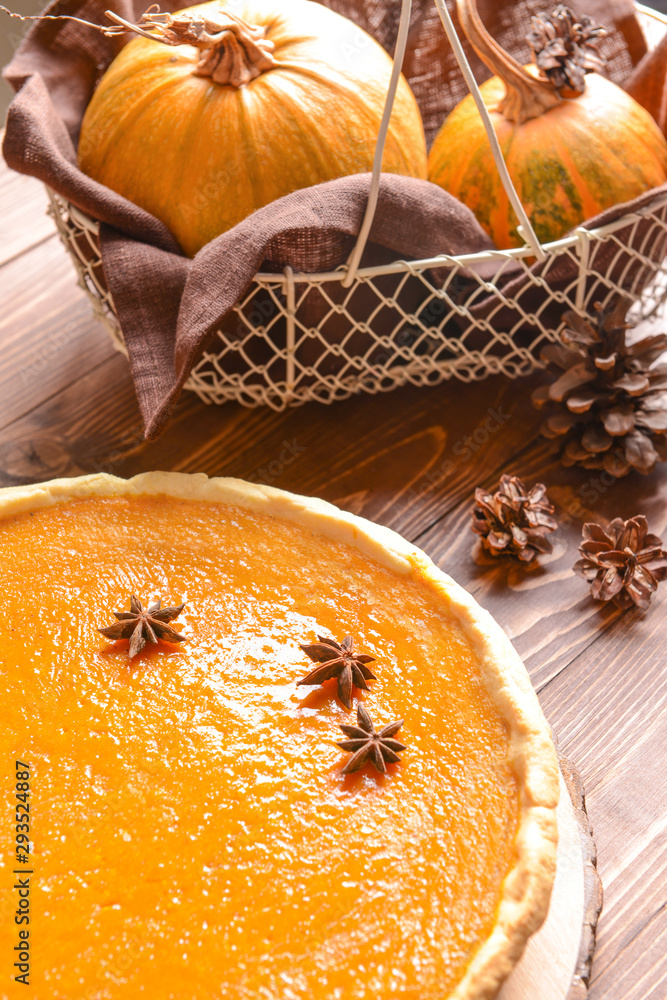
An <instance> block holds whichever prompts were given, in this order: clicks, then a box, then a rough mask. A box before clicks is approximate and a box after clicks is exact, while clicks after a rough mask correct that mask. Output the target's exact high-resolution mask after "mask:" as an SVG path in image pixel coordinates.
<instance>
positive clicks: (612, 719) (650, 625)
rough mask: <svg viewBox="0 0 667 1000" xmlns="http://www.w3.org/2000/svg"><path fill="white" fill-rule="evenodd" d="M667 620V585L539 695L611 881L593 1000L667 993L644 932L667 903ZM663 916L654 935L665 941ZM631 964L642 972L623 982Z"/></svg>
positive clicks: (661, 963)
mask: <svg viewBox="0 0 667 1000" xmlns="http://www.w3.org/2000/svg"><path fill="white" fill-rule="evenodd" d="M666 620H667V592H665V591H664V590H663V591H659V592H658V594H657V595H656V597H655V598H654V601H653V604H652V607H651V609H650V611H649V612H648V613H647V614H642V613H640V612H637V611H630V612H626V613H625V614H623V615H622V616H621V617H620V618H619V620H618V621H617V622H616V623H615V624H614V625H613V627H612V628H610V630H609V632H608V633H607V635H605V636H604V637H603V638H602V639H601V640H600V641H599V642H596V643H594V644H593V645H591V646H590V647H589V649H587V650H586V651H585V652H584V653H583V654H582V655H581V656H580V657H578V658H577V659H576V660H575V661H574V662H573V663H571V664H570V665H569V666H568V667H567V668H566V669H565V670H564V671H563V672H562V673H561V674H560V676H558V677H557V678H555V679H554V680H553V681H552V682H551V683H549V684H548V685H547V686H546V688H545V689H544V691H543V692H542V695H541V700H542V704H543V706H544V708H545V711H546V713H547V716H548V717H549V719H550V720H551V721H552V723H553V724H554V728H555V729H556V731H557V732H558V733H559V736H560V742H561V747H562V748H563V749H564V750H565V752H566V753H567V754H568V756H571V757H572V758H573V759H574V760H576V762H577V764H578V766H579V769H580V771H581V773H582V776H583V779H584V783H585V785H586V789H587V805H588V813H589V816H590V818H591V821H592V823H593V826H594V830H595V837H596V843H597V847H598V870H599V872H600V875H601V877H602V881H603V885H604V887H605V906H604V909H603V913H602V918H601V921H600V925H599V930H598V948H597V951H596V957H595V961H594V964H593V980H594V988H593V990H592V991H591V1000H594V998H595V1000H598V998H599V1000H602V998H605V1000H606V998H610V1000H611V998H614V1000H616V998H620V997H623V998H625V997H627V996H632V997H637V998H639V997H649V996H651V997H653V996H662V997H664V996H666V995H667V993H662V994H659V993H652V992H650V991H651V990H652V989H653V988H654V987H655V986H656V985H657V983H659V982H662V984H663V987H664V986H666V985H667V974H666V970H665V958H664V956H665V952H664V947H663V949H662V950H657V951H656V950H654V949H653V948H652V942H653V940H654V937H653V934H648V935H647V934H646V933H645V932H646V928H648V927H649V926H650V924H651V923H652V922H653V921H654V920H655V919H656V918H657V917H658V915H659V914H663V916H664V911H665V905H666V903H667V895H666V892H665V885H666V884H667V851H666V849H667V770H666V769H665V760H667V726H666V725H665V721H666V720H667V675H666V674H665V671H664V636H665V624H666ZM662 920H663V917H662V916H661V917H660V918H659V921H658V923H657V924H656V925H655V926H654V933H655V934H656V935H657V936H659V935H662V936H663V940H664V932H665V925H664V923H663V922H662ZM639 942H641V944H639ZM626 951H627V952H628V957H627V959H625V958H623V959H621V956H623V955H624V954H625V952H626ZM637 966H638V968H637ZM630 968H634V969H635V974H636V980H635V977H634V976H633V977H631V978H628V979H627V981H626V975H627V973H626V969H630ZM619 977H621V978H622V979H623V980H624V986H623V990H624V992H621V991H620V987H619ZM642 990H645V992H642ZM635 991H636V992H635Z"/></svg>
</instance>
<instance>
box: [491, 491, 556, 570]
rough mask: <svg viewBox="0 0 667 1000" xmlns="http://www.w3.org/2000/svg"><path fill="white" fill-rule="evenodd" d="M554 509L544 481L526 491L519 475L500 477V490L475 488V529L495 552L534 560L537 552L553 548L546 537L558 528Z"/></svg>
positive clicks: (530, 560) (495, 554) (527, 560)
mask: <svg viewBox="0 0 667 1000" xmlns="http://www.w3.org/2000/svg"><path fill="white" fill-rule="evenodd" d="M553 510H554V509H553V507H552V506H551V504H550V503H549V499H548V497H547V491H546V487H544V486H543V485H542V483H537V484H536V485H535V486H533V487H532V488H531V489H530V490H527V489H526V487H525V486H524V484H523V483H522V482H521V480H520V479H519V477H518V476H501V478H500V488H499V490H498V492H497V493H495V494H491V493H487V492H486V491H485V490H483V489H481V488H480V487H477V489H476V490H475V506H474V508H473V511H472V530H473V531H475V532H476V533H477V534H478V535H480V536H481V543H482V546H483V547H484V548H485V549H486V550H487V551H488V552H490V553H491V554H492V555H494V556H500V555H509V556H516V557H517V558H518V559H520V560H521V562H532V560H533V559H534V558H535V556H536V555H538V553H540V552H551V551H552V546H551V542H550V541H549V540H548V538H547V537H546V536H547V534H548V533H549V532H550V531H554V530H555V529H556V528H557V527H558V525H557V523H556V521H554V519H553V517H551V514H553Z"/></svg>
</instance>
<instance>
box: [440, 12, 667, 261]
mask: <svg viewBox="0 0 667 1000" xmlns="http://www.w3.org/2000/svg"><path fill="white" fill-rule="evenodd" d="M458 13H459V20H460V21H461V24H462V25H463V28H464V31H465V34H466V35H467V37H468V39H469V41H470V42H471V44H472V45H473V47H474V48H475V50H476V52H477V53H478V55H479V56H480V58H481V59H482V60H483V61H484V62H485V63H486V65H487V66H488V67H489V68H490V69H491V70H492V71H493V72H495V73H496V74H497V75H496V76H494V77H493V78H492V79H491V80H488V81H487V82H486V83H484V84H482V86H481V88H480V90H481V92H482V96H483V98H484V103H485V105H486V107H487V108H488V109H489V112H490V115H491V120H492V122H493V126H494V128H495V131H496V135H497V136H498V141H499V143H500V148H501V150H502V152H503V156H504V158H505V162H506V163H507V167H508V170H509V173H510V177H511V178H512V181H513V183H514V185H515V187H516V189H517V193H518V195H519V198H520V199H521V202H522V204H523V205H524V207H525V209H526V212H527V214H528V217H529V219H530V221H531V223H532V225H533V228H534V229H535V233H536V235H537V237H538V239H539V240H540V241H541V242H542V243H548V242H550V241H552V240H557V239H560V238H561V237H562V236H564V235H565V234H566V233H567V232H568V231H569V230H571V229H573V228H574V227H576V226H578V225H580V223H582V222H583V221H584V220H585V219H588V218H591V217H592V216H594V215H596V214H597V213H598V212H601V211H603V210H604V209H606V208H610V207H611V206H613V205H617V204H619V203H622V202H624V201H630V200H631V199H632V198H635V197H637V195H640V194H641V193H642V192H644V191H648V190H650V189H651V188H654V187H657V186H659V185H660V184H663V183H664V182H665V181H666V180H667V142H666V141H665V138H664V136H663V135H662V133H661V132H660V130H659V128H658V126H657V125H656V123H655V121H654V120H653V119H652V118H651V116H650V114H649V113H648V112H647V111H645V110H644V108H642V107H641V106H640V105H639V104H637V102H636V101H634V100H633V98H632V97H630V95H629V94H627V93H626V92H625V91H624V90H622V89H621V88H620V87H617V86H616V85H615V84H613V83H611V81H609V80H607V79H605V78H604V77H602V76H599V75H598V74H597V73H588V74H587V75H586V77H585V81H586V82H585V84H583V87H584V89H583V90H581V89H578V88H577V87H576V86H574V85H573V82H572V80H569V81H566V80H565V79H564V78H563V77H562V78H561V80H560V81H558V80H557V78H556V77H555V76H554V80H556V82H561V83H562V84H563V85H562V86H560V87H556V86H555V85H554V82H552V80H551V79H549V78H548V76H546V75H545V76H541V75H540V70H539V69H538V67H537V66H535V65H529V66H525V67H522V66H520V65H519V64H518V63H517V62H515V61H514V59H512V58H511V57H510V56H509V55H507V53H506V52H504V51H503V49H501V48H500V46H499V45H498V44H497V43H496V42H495V41H494V40H493V39H492V38H491V37H490V36H489V35H488V33H487V32H486V29H485V28H484V26H483V25H482V22H481V20H480V18H479V15H478V13H477V9H476V5H475V3H474V0H458ZM567 13H570V12H567ZM557 15H560V16H561V17H562V8H561V9H559V11H557V12H554V15H552V19H553V18H556V17H557ZM541 20H542V21H543V22H547V21H549V20H550V19H549V18H546V17H544V15H542V18H541ZM561 27H562V25H558V28H559V29H560V28H561ZM578 27H580V26H578ZM550 34H551V33H550ZM538 61H540V60H539V55H538ZM541 61H542V62H543V63H544V64H546V65H550V64H551V63H553V62H555V60H553V59H544V60H541ZM559 68H560V67H559ZM583 80H584V75H583V71H582V72H580V74H579V82H580V83H581V82H583ZM575 82H576V81H575ZM570 95H572V96H570ZM429 180H431V181H433V182H434V183H436V184H439V185H440V186H441V187H443V188H445V189H446V190H447V191H449V192H450V193H451V194H453V195H455V197H457V198H458V199H459V200H460V201H462V202H463V203H464V204H465V205H467V206H468V207H469V208H470V209H471V210H472V211H473V212H474V213H475V215H476V216H477V219H478V220H479V222H480V224H481V225H482V226H483V228H484V229H486V231H487V232H488V233H489V235H490V236H491V238H492V239H493V241H494V242H495V244H496V246H497V247H499V248H500V249H506V248H509V247H516V246H523V244H524V242H525V241H524V239H523V238H522V237H521V236H520V235H519V233H518V232H517V218H516V215H515V214H514V211H513V209H512V207H511V205H510V202H509V198H508V196H507V194H506V192H505V190H504V188H503V186H502V183H501V181H500V177H499V175H498V171H497V168H496V165H495V163H494V160H493V156H492V153H491V147H490V144H489V139H488V136H487V134H486V131H485V130H484V126H483V124H482V119H481V117H480V115H479V112H478V111H477V108H476V106H475V103H474V101H473V98H472V96H468V97H466V98H464V100H463V101H461V103H460V104H459V105H458V106H457V107H456V108H455V109H454V110H453V111H452V113H451V114H450V115H449V117H448V118H447V120H446V121H445V123H444V125H443V126H442V128H441V129H440V131H439V133H438V135H437V136H436V139H435V141H434V143H433V147H432V149H431V152H430V156H429Z"/></svg>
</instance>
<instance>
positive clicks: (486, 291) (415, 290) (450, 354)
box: [49, 191, 667, 410]
mask: <svg viewBox="0 0 667 1000" xmlns="http://www.w3.org/2000/svg"><path fill="white" fill-rule="evenodd" d="M49 197H50V203H51V207H50V212H51V214H52V215H53V217H54V219H55V222H56V225H57V227H58V231H59V233H60V236H61V238H62V240H63V243H64V244H65V246H66V248H67V250H68V251H69V252H70V254H71V256H72V258H73V261H74V264H75V266H76V269H77V271H78V273H79V281H80V284H81V285H82V287H83V288H84V289H85V291H86V292H87V293H88V295H89V296H90V298H91V300H92V303H93V307H94V310H95V312H96V314H97V315H98V316H99V318H100V319H101V320H102V322H103V323H104V324H105V325H106V327H107V329H108V330H109V332H110V333H111V335H112V337H113V339H114V341H115V343H116V345H117V347H118V348H119V349H120V350H125V345H124V342H123V336H122V332H121V329H120V326H119V323H118V319H117V316H116V313H115V310H114V304H113V301H112V299H111V296H110V294H109V291H108V289H107V287H106V282H105V280H104V275H103V271H102V261H101V256H100V248H99V239H98V233H99V225H98V223H97V222H96V221H95V220H93V219H90V218H89V217H88V216H86V215H85V214H84V213H83V212H81V211H80V210H79V209H77V208H75V207H74V206H72V205H70V204H69V203H68V202H66V201H64V200H63V199H62V198H60V197H59V196H58V195H56V194H54V193H53V192H51V191H50V192H49ZM543 249H544V250H545V252H546V258H545V260H544V261H543V263H542V266H541V267H540V269H539V274H535V273H532V272H531V270H530V268H531V265H533V264H534V262H535V257H534V255H533V252H532V250H531V249H530V247H528V246H526V247H522V248H520V249H516V250H507V251H492V252H485V253H479V254H472V255H467V256H460V257H448V256H444V255H443V256H439V257H434V258H431V259H429V260H420V261H409V262H407V261H400V260H399V261H395V262H393V263H391V264H388V265H383V266H379V267H367V268H359V269H358V270H357V271H356V273H355V275H354V280H353V281H352V284H351V285H350V286H349V287H345V278H346V274H347V271H346V269H345V268H340V269H339V270H338V271H334V272H330V273H327V274H298V273H293V272H292V270H291V269H290V268H285V271H284V272H283V273H282V274H262V273H260V274H257V275H256V276H255V279H254V280H253V282H252V283H251V285H250V287H249V289H248V291H247V293H246V295H245V296H244V298H243V299H242V301H240V302H239V303H238V304H237V306H236V307H235V309H234V310H233V313H232V315H231V316H230V317H228V318H227V320H226V322H225V324H224V329H221V330H219V331H217V333H216V335H215V337H214V340H213V343H212V345H211V346H210V347H209V349H208V350H207V351H206V352H205V353H204V355H203V357H202V358H201V360H200V361H199V363H198V364H197V365H196V366H195V368H193V370H192V372H191V374H190V377H189V378H188V381H187V382H186V388H187V389H190V390H192V391H194V392H196V393H197V395H198V396H200V397H201V399H203V400H204V401H205V402H207V403H218V404H220V403H224V402H227V401H228V400H236V401H237V402H239V403H241V404H243V405H245V406H270V407H272V408H273V409H276V410H282V409H284V408H285V407H287V406H295V405H299V404H301V403H305V402H308V401H310V400H317V401H319V402H322V403H331V402H333V401H334V400H339V399H345V398H346V397H348V396H351V395H352V394H354V393H358V392H369V393H377V392H386V391H389V390H391V389H394V388H397V387H398V386H401V385H405V384H406V383H411V384H413V385H433V384H435V383H437V382H441V381H443V380H445V379H449V378H458V379H462V380H463V381H473V380H477V379H481V378H484V377H485V376H487V375H490V374H493V373H497V372H502V373H504V374H505V375H507V376H509V377H511V378H516V377H518V376H520V375H524V374H526V373H528V372H529V371H531V370H532V369H533V368H535V367H536V366H538V365H539V363H540V362H539V356H540V350H541V348H542V346H543V345H544V344H545V343H546V342H548V341H552V340H556V339H557V337H558V334H559V331H560V327H559V326H558V320H556V321H554V315H557V316H558V317H560V316H561V315H562V313H563V312H564V311H565V310H566V309H570V308H571V309H574V310H576V311H577V312H579V313H580V314H584V313H586V312H587V311H590V309H591V308H592V305H593V302H601V303H603V304H606V303H607V302H608V301H609V300H610V299H611V298H613V297H614V296H615V295H617V294H623V295H625V296H627V297H629V298H630V299H632V300H634V302H635V305H634V307H633V310H632V312H631V318H632V319H633V320H634V321H639V320H641V319H646V318H648V317H650V316H651V315H653V314H655V313H656V312H657V311H658V310H659V309H660V308H661V306H662V305H663V304H664V303H665V302H667V196H664V195H663V196H658V197H656V198H654V199H653V200H652V201H651V202H650V203H649V204H648V205H647V206H645V207H644V208H643V209H642V210H641V211H638V212H635V213H632V214H628V215H624V216H623V217H621V218H620V219H618V220H616V221H615V222H614V223H611V224H610V225H607V226H605V227H603V228H600V229H597V230H590V231H589V230H584V229H580V230H577V231H575V232H574V233H573V234H572V235H571V236H569V237H567V238H566V239H563V240H559V241H557V242H555V243H551V244H547V245H545V246H544V248H543ZM566 258H569V260H566ZM564 264H569V267H568V268H566V270H567V271H568V273H570V274H572V278H571V280H569V282H566V283H563V281H562V280H561V281H557V280H556V276H557V275H559V274H562V273H564V272H563V265H564ZM510 274H511V277H512V279H513V280H512V285H513V287H514V288H515V289H516V288H517V281H516V276H517V275H518V276H519V277H521V276H523V278H524V280H523V281H521V282H520V283H519V284H520V289H519V291H515V294H514V295H513V296H511V297H510V296H508V295H507V294H506V293H505V291H504V290H503V286H504V285H507V284H508V278H509V277H510ZM552 277H553V278H554V280H553V281H552V280H551V278H552ZM554 306H556V307H557V310H554ZM508 316H509V321H508ZM379 330H382V331H383V332H382V333H379V332H377V331H379Z"/></svg>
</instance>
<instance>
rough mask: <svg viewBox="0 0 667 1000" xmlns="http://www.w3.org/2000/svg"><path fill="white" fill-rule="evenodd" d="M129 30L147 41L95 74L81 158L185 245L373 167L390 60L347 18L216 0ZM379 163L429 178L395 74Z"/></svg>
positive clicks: (275, 0) (308, 7)
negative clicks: (99, 76)
mask: <svg viewBox="0 0 667 1000" xmlns="http://www.w3.org/2000/svg"><path fill="white" fill-rule="evenodd" d="M128 27H134V28H135V30H138V31H139V32H140V33H141V34H142V36H144V37H139V38H135V39H134V40H133V41H131V42H129V43H128V44H127V45H126V46H125V47H124V48H123V49H122V50H121V52H120V53H119V55H118V56H117V57H116V59H115V60H114V61H113V63H112V64H111V66H110V67H109V69H108V70H107V71H106V73H105V74H104V76H103V77H102V79H101V80H100V83H99V85H98V87H97V89H96V91H95V93H94V94H93V97H92V100H91V102H90V104H89V106H88V108H87V110H86V114H85V116H84V119H83V123H82V127H81V136H80V141H79V163H80V166H81V169H82V170H83V171H84V172H85V173H86V174H88V175H90V176H91V177H93V178H94V179H95V180H97V181H99V182H101V183H102V184H105V185H107V187H110V188H112V189H113V190H114V191H116V192H118V193H119V194H121V195H123V196H124V197H125V198H128V199H129V200H130V201H132V202H134V203H135V204H137V205H139V206H140V207H141V208H144V209H146V210H147V211H148V212H151V213H152V214H153V215H155V216H156V217H157V218H158V219H160V220H161V221H162V222H164V223H165V225H166V226H167V227H168V228H169V229H170V230H171V232H172V233H173V235H174V236H175V237H176V239H177V240H178V242H179V243H180V245H181V246H182V248H183V250H184V251H185V252H186V253H187V254H189V255H194V254H195V253H196V252H197V251H198V250H199V249H200V248H201V247H202V246H204V245H205V244H206V243H208V242H209V241H210V240H212V239H213V238H214V237H216V236H218V235H220V234H221V233H224V232H226V231H227V230H229V229H231V228H232V227H233V226H235V225H236V224H237V223H239V222H240V221H241V220H242V219H244V218H246V217H247V216H248V215H250V214H251V213H252V212H254V211H255V210H256V209H258V208H261V207H262V206H264V205H267V204H268V203H269V202H272V201H274V200H275V199H276V198H280V197H282V196H283V195H286V194H289V193H290V192H292V191H295V190H298V189H299V188H304V187H309V186H311V185H313V184H319V183H321V182H323V181H328V180H332V179H334V178H336V177H342V176H345V175H348V174H356V173H362V172H364V171H368V170H370V169H371V166H372V161H373V153H374V149H375V141H376V138H377V135H378V131H379V128H380V120H381V117H382V111H383V107H384V101H385V97H386V94H387V88H388V86H389V78H390V75H391V70H392V61H391V59H390V57H389V56H388V55H387V53H386V52H385V51H384V49H383V48H381V46H380V45H378V44H377V42H375V41H374V39H372V38H371V37H370V35H368V34H366V32H364V31H362V30H361V29H360V28H359V27H357V26H356V25H355V24H353V22H352V21H350V20H348V19H347V18H345V17H343V16H341V15H339V14H337V13H335V12H334V11H331V10H329V9H328V8H326V7H324V6H322V5H321V4H319V3H313V2H310V0H241V2H233V3H229V4H227V3H225V2H220V0H216V2H213V3H205V4H200V5H198V6H195V7H189V8H187V9H185V10H183V11H180V12H178V13H176V14H173V15H168V14H159V13H157V14H155V13H152V12H150V11H149V12H148V13H147V14H145V15H144V17H143V18H142V20H141V21H140V22H139V24H138V25H136V26H131V25H128ZM160 43H163V44H160ZM383 169H384V170H385V171H387V172H390V173H397V174H405V175H407V176H411V177H418V178H425V177H426V144H425V139H424V130H423V126H422V122H421V115H420V113H419V109H418V107H417V102H416V101H415V98H414V96H413V94H412V91H411V90H410V88H409V86H408V84H407V82H406V81H405V79H404V78H403V77H401V79H400V84H399V87H398V92H397V94H396V101H395V105H394V111H393V114H392V118H391V121H390V127H389V132H388V135H387V143H386V147H385V154H384V160H383Z"/></svg>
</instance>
